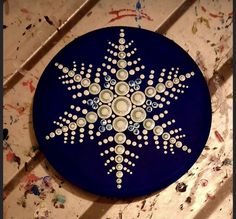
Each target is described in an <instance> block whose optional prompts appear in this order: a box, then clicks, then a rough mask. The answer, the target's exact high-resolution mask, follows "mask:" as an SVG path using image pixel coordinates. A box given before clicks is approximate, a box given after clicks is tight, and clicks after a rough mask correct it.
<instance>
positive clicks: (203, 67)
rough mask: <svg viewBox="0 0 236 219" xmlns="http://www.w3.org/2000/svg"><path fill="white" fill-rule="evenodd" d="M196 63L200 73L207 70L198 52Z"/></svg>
mask: <svg viewBox="0 0 236 219" xmlns="http://www.w3.org/2000/svg"><path fill="white" fill-rule="evenodd" d="M196 63H197V64H198V65H199V67H200V68H201V70H202V71H206V70H207V68H206V66H205V64H204V62H203V57H202V55H201V53H200V51H197V52H196Z"/></svg>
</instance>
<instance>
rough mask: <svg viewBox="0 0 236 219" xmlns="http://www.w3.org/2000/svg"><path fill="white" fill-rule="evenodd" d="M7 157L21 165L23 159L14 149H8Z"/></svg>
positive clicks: (8, 159)
mask: <svg viewBox="0 0 236 219" xmlns="http://www.w3.org/2000/svg"><path fill="white" fill-rule="evenodd" d="M6 159H7V161H8V162H16V163H17V164H18V168H19V167H20V164H21V159H20V157H18V156H16V154H15V153H14V152H13V151H12V150H9V151H8V153H7V155H6Z"/></svg>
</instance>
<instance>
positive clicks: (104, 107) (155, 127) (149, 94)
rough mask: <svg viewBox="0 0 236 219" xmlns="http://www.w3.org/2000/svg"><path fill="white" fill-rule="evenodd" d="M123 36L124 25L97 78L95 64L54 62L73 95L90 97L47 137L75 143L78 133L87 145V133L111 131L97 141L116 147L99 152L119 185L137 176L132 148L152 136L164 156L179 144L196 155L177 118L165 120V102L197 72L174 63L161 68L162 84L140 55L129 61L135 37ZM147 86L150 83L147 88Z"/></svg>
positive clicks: (96, 133)
mask: <svg viewBox="0 0 236 219" xmlns="http://www.w3.org/2000/svg"><path fill="white" fill-rule="evenodd" d="M124 37H125V33H124V29H120V33H119V40H118V44H114V43H112V42H108V44H109V47H110V48H109V49H107V52H108V53H109V56H105V57H104V59H105V62H106V63H107V64H106V63H105V62H104V63H102V65H101V67H100V68H97V69H96V73H95V77H93V79H91V72H92V69H93V66H92V64H90V65H88V68H86V67H85V64H84V63H81V65H80V67H79V70H78V66H77V64H76V62H75V61H73V68H71V69H69V68H68V67H65V66H63V64H60V63H55V66H56V67H57V68H58V69H59V70H61V71H62V73H63V74H62V76H60V77H59V79H60V80H61V81H62V84H65V85H66V86H67V89H68V90H69V91H73V93H74V94H73V95H72V98H73V99H76V98H82V97H84V98H85V99H83V100H82V105H83V106H84V107H82V106H75V105H71V106H70V112H67V111H66V112H64V115H63V116H60V117H59V120H58V121H54V124H55V125H57V126H58V127H57V128H56V129H55V131H53V132H50V133H49V134H48V135H47V136H46V139H47V140H49V139H51V138H54V137H56V136H59V135H63V136H64V143H68V141H69V142H70V144H74V143H75V136H76V137H78V141H79V142H80V143H82V142H83V141H84V137H85V133H86V134H88V135H89V137H90V139H91V140H93V139H94V138H95V136H97V137H99V136H101V137H102V134H103V133H104V132H111V133H112V135H110V136H109V137H107V138H103V139H102V140H101V141H98V145H100V146H101V147H102V146H106V144H110V145H111V144H112V145H113V146H111V147H106V148H107V149H105V150H103V151H102V152H101V153H100V156H101V157H103V158H105V159H106V160H105V162H104V165H105V167H106V168H108V171H107V174H112V172H115V176H116V184H117V188H118V189H121V187H122V179H123V175H124V173H125V172H126V173H128V174H133V172H132V171H131V169H132V168H133V167H134V166H135V160H136V159H139V156H138V155H137V154H135V153H133V152H132V147H138V148H142V147H143V146H144V145H148V138H150V136H152V138H153V140H154V144H155V146H156V148H157V149H158V150H160V149H162V150H163V152H164V154H167V153H168V151H169V153H171V154H174V153H175V152H174V149H175V148H178V149H182V150H183V151H184V152H187V153H191V149H190V148H189V147H188V146H186V145H184V144H183V142H182V141H181V139H182V138H184V137H186V135H185V134H182V129H181V128H174V127H173V125H174V123H175V119H171V120H169V121H167V122H166V123H164V122H163V123H162V122H161V120H162V119H163V118H164V117H165V116H166V115H167V114H168V111H167V110H164V107H165V105H170V103H171V101H175V100H177V99H178V96H179V95H181V94H182V93H184V92H185V90H186V89H187V88H188V85H185V84H184V83H185V82H186V81H187V79H189V78H191V77H192V76H194V72H190V73H185V74H180V73H179V68H174V67H172V68H171V69H170V70H169V72H167V70H166V69H162V72H161V73H160V76H159V78H158V80H157V81H158V82H157V84H154V78H155V74H154V73H155V71H154V70H150V74H149V75H148V76H147V74H146V75H145V74H144V73H143V72H144V71H146V70H144V69H145V66H144V65H142V64H141V58H137V59H134V60H133V61H131V60H130V59H131V57H132V56H134V55H135V54H136V53H137V48H132V47H133V46H132V45H133V43H134V41H133V40H131V41H130V42H129V43H126V40H125V38H124ZM136 75H137V76H136ZM156 75H157V74H156ZM147 77H148V78H147ZM133 78H134V79H133ZM144 82H145V83H146V84H144ZM142 85H144V86H145V89H144V92H143V91H142V90H141V86H142ZM90 97H91V98H90ZM157 111H160V112H158V113H157ZM128 132H130V133H132V134H133V135H132V136H133V137H132V138H133V139H129V138H128V136H127V133H128ZM140 140H143V141H144V144H141V143H140ZM138 142H139V143H138Z"/></svg>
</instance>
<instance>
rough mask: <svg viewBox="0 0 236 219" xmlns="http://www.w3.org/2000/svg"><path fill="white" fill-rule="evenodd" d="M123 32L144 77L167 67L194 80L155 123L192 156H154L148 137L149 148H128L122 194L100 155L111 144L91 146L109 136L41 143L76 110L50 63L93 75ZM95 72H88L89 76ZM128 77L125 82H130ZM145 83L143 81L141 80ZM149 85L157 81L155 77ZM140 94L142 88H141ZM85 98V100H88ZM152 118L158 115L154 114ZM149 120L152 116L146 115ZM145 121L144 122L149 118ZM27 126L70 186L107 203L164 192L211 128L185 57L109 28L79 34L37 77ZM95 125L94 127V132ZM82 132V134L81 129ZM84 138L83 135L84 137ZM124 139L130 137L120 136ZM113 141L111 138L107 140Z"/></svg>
mask: <svg viewBox="0 0 236 219" xmlns="http://www.w3.org/2000/svg"><path fill="white" fill-rule="evenodd" d="M120 28H123V29H124V30H125V38H126V41H130V40H134V44H133V45H134V47H136V48H137V50H138V51H137V53H136V54H137V55H135V57H140V58H141V59H142V61H141V63H142V64H144V65H145V66H146V68H145V70H144V71H140V72H142V73H144V74H146V75H148V74H149V72H150V70H151V69H154V70H155V74H159V73H160V72H161V70H162V68H166V69H167V72H168V70H170V68H171V67H174V68H176V67H179V68H180V70H179V72H180V73H179V75H180V74H181V73H183V74H185V73H187V72H191V71H194V72H195V76H194V77H191V78H190V79H187V80H186V81H185V83H184V84H186V85H188V86H189V88H188V89H186V90H185V93H184V94H180V95H179V99H178V100H177V101H172V102H171V104H170V105H169V106H167V107H165V109H167V110H168V111H169V113H168V114H167V116H165V118H164V119H162V120H160V122H161V123H163V122H166V121H167V120H168V119H175V120H176V123H175V124H174V125H173V127H174V128H182V130H183V131H182V132H183V134H186V138H184V139H183V140H182V141H183V143H184V144H186V145H187V146H188V147H189V148H191V150H192V152H191V153H190V154H188V153H186V152H184V151H182V149H178V148H175V149H174V151H175V154H170V153H168V154H167V155H165V154H164V153H163V151H162V150H157V149H156V146H155V145H154V142H153V144H152V142H151V141H153V138H152V137H151V136H150V137H149V145H148V146H145V145H144V146H143V147H142V148H138V147H132V150H131V152H134V153H135V154H138V155H139V159H138V160H135V164H136V166H135V167H132V168H131V170H132V172H133V174H132V175H129V174H128V173H124V177H123V182H122V189H117V188H116V183H115V180H116V177H115V172H113V173H112V174H110V175H107V170H108V168H107V167H105V166H104V162H105V159H104V157H100V153H101V152H103V151H104V150H105V149H108V148H109V147H111V146H114V143H110V144H106V145H103V146H98V145H97V142H98V141H99V140H102V139H104V138H106V137H108V136H110V135H113V134H115V132H105V133H104V134H102V135H101V136H100V137H95V140H90V139H89V137H88V135H87V136H86V134H85V141H84V142H83V143H82V144H81V143H79V142H78V139H76V140H75V144H74V145H71V144H70V143H67V144H64V143H63V136H56V137H55V138H53V139H50V140H45V136H46V135H47V134H49V133H50V132H51V131H54V130H55V129H56V128H57V126H56V125H55V124H53V121H54V120H57V119H58V117H59V116H63V112H64V111H70V108H69V107H70V105H71V104H73V105H75V106H81V105H82V103H81V100H82V99H84V98H81V99H72V95H73V94H74V93H73V91H68V90H67V86H66V85H64V84H62V83H61V81H60V80H59V79H58V77H59V76H61V75H62V72H61V71H60V70H59V69H58V68H56V67H55V66H54V63H55V62H58V63H62V64H63V65H64V66H67V67H69V68H71V69H72V68H73V63H72V62H73V61H76V62H77V66H80V63H85V66H88V65H89V64H92V65H93V66H94V67H93V69H95V70H96V68H97V67H101V64H102V63H103V62H104V59H103V57H104V56H105V55H107V56H108V52H107V51H106V50H107V49H108V48H110V47H109V45H108V41H111V42H113V43H117V41H118V39H119V30H120ZM95 73H96V71H93V72H92V73H91V74H92V77H93V74H94V75H95ZM136 77H137V76H132V77H131V78H134V79H135V78H136ZM146 78H147V77H146ZM155 79H158V77H157V76H155ZM141 87H142V89H141V90H143V91H144V89H145V84H144V83H143V84H142V86H141ZM88 98H89V97H88ZM155 112H158V111H155ZM151 115H153V114H151ZM150 117H151V116H149V118H150ZM97 123H98V122H97ZM33 124H34V130H35V134H36V137H37V140H38V143H39V145H40V149H41V150H42V152H43V153H44V154H45V156H46V158H47V159H48V161H49V162H50V163H51V164H52V166H53V167H54V168H55V169H56V170H57V171H58V172H59V173H60V174H62V175H63V176H64V177H65V178H66V179H68V180H69V181H71V182H72V183H74V184H76V185H78V186H80V187H81V188H84V189H86V190H88V191H90V192H93V193H96V194H100V195H105V196H113V197H131V196H139V195H144V194H148V193H150V192H154V191H156V190H159V189H162V188H163V187H166V186H168V185H169V184H171V183H172V182H174V181H176V180H177V179H178V178H179V177H181V176H182V175H183V174H184V173H185V172H186V171H187V170H188V169H189V168H190V167H191V166H192V165H193V164H194V162H195V161H196V160H197V158H198V157H199V155H200V153H201V151H202V150H203V147H204V146H205V143H206V140H207V138H208V134H209V130H210V125H211V105H210V96H209V91H208V88H207V85H206V82H205V79H204V77H203V76H202V73H201V71H200V70H199V68H198V66H197V65H196V64H195V62H194V61H193V60H192V59H191V57H190V56H189V55H188V54H187V53H186V52H185V51H184V50H183V49H182V48H181V47H179V46H178V45H177V44H176V43H174V42H173V41H171V40H169V39H168V38H166V37H164V36H162V35H160V34H157V33H154V32H151V31H147V30H143V29H138V28H130V27H125V28H124V27H112V28H104V29H99V30H96V31H93V32H90V33H88V34H85V35H83V36H81V37H79V38H77V39H75V40H74V41H73V42H71V43H70V44H68V45H67V46H66V47H65V48H63V49H62V50H61V51H60V52H59V53H58V54H57V55H56V56H55V57H54V58H53V60H52V61H51V62H50V63H49V65H48V66H47V67H46V69H45V71H44V73H43V74H42V76H41V78H40V80H39V83H38V87H37V90H36V93H35V97H34V105H33ZM96 128H98V125H96V123H95V129H96ZM171 128H172V127H171ZM85 130H86V128H85ZM85 132H86V131H85ZM126 134H127V136H128V137H129V138H131V139H132V138H133V134H132V133H129V132H126ZM113 136H114V135H113Z"/></svg>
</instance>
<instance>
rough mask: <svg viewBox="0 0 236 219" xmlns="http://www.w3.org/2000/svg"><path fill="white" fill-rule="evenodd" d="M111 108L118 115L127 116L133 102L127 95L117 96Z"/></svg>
mask: <svg viewBox="0 0 236 219" xmlns="http://www.w3.org/2000/svg"><path fill="white" fill-rule="evenodd" d="M111 108H112V110H113V112H114V113H115V114H116V115H118V116H126V115H127V114H128V113H129V112H130V111H131V108H132V104H131V101H130V99H129V98H127V97H122V96H120V97H117V98H116V99H114V100H113V102H112V105H111Z"/></svg>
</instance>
